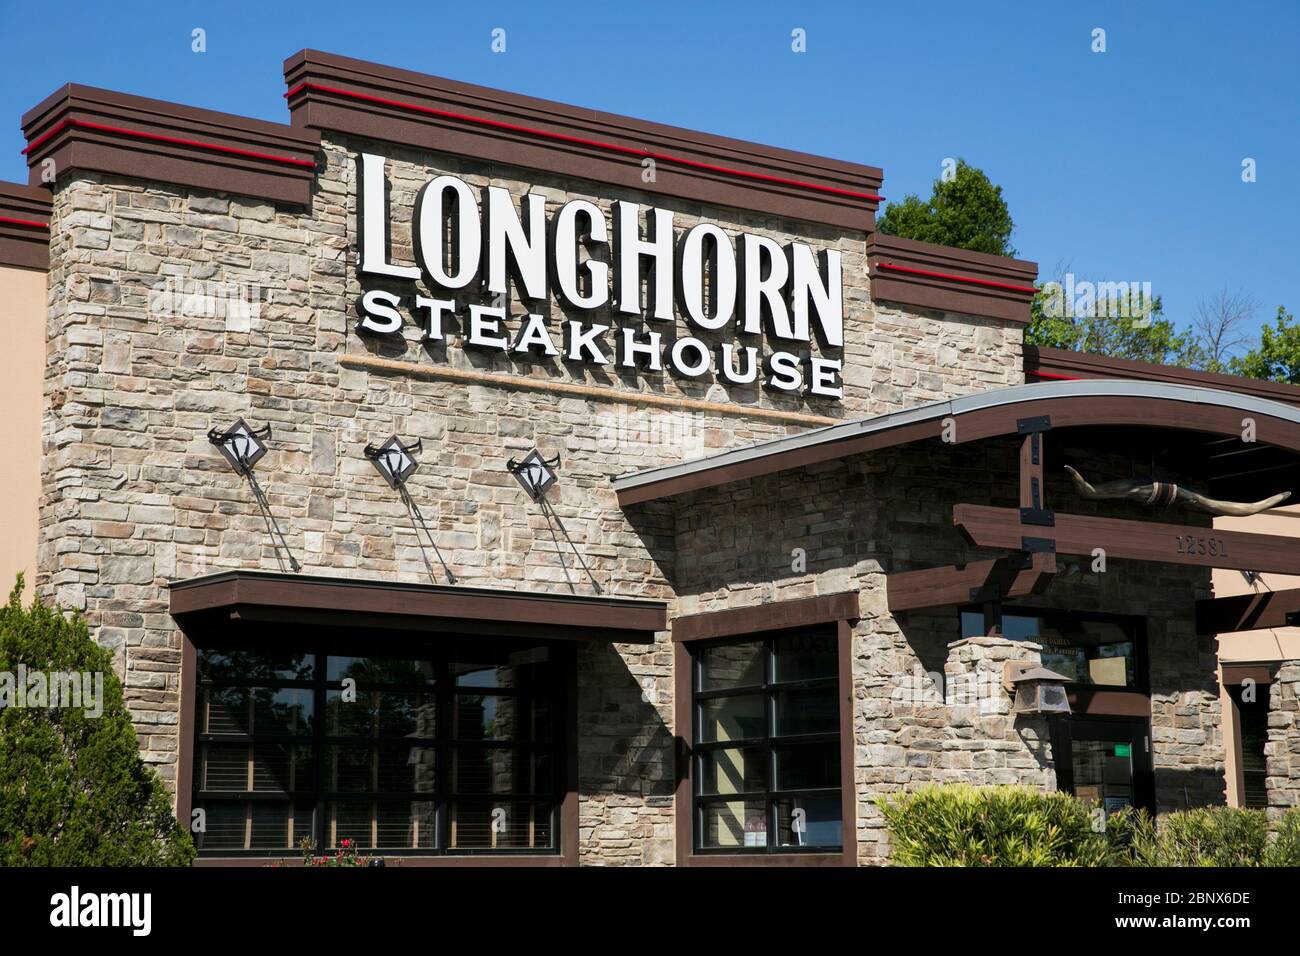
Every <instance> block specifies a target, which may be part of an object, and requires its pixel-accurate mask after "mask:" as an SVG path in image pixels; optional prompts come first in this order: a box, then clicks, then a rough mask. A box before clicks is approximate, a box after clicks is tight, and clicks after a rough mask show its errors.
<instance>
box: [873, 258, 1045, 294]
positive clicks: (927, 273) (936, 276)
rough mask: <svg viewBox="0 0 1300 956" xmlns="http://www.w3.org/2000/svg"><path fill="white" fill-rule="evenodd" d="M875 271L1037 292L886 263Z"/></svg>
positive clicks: (878, 264)
mask: <svg viewBox="0 0 1300 956" xmlns="http://www.w3.org/2000/svg"><path fill="white" fill-rule="evenodd" d="M876 268H877V269H892V270H893V271H895V272H910V273H911V274H912V275H918V276H929V277H930V278H932V279H949V280H951V281H953V282H969V283H971V284H972V285H986V286H989V287H990V288H993V289H1006V290H1008V291H1010V292H1031V293H1032V292H1037V291H1038V290H1037V289H1035V288H1034V287H1033V286H1031V285H1008V284H1007V283H1005V282H992V281H990V280H988V279H972V278H971V277H970V276H956V275H952V274H951V273H948V272H931V271H930V270H929V269H913V268H911V267H910V266H895V265H890V264H889V263H886V262H878V263H876Z"/></svg>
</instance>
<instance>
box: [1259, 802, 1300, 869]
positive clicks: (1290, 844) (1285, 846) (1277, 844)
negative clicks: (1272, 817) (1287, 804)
mask: <svg viewBox="0 0 1300 956" xmlns="http://www.w3.org/2000/svg"><path fill="white" fill-rule="evenodd" d="M1264 865H1265V866H1300V807H1292V808H1291V809H1289V810H1287V811H1286V812H1285V813H1283V814H1282V817H1281V819H1279V820H1277V821H1276V822H1275V823H1274V824H1273V842H1272V843H1270V844H1269V847H1268V849H1267V850H1266V851H1265V853H1264Z"/></svg>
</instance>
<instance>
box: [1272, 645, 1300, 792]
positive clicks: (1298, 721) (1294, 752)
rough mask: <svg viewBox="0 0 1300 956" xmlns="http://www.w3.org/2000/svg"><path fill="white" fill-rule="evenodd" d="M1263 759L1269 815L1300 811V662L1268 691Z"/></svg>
mask: <svg viewBox="0 0 1300 956" xmlns="http://www.w3.org/2000/svg"><path fill="white" fill-rule="evenodd" d="M1264 757H1265V759H1266V760H1267V761H1268V764H1267V766H1268V776H1267V777H1266V778H1265V787H1266V788H1267V790H1268V811H1269V815H1270V816H1278V815H1280V814H1281V813H1282V812H1283V811H1284V810H1288V809H1291V808H1294V807H1300V662H1297V661H1286V662H1284V663H1283V664H1282V666H1281V667H1279V668H1278V671H1277V674H1276V675H1275V676H1274V678H1273V683H1272V684H1271V685H1270V687H1269V693H1268V742H1267V743H1266V744H1264Z"/></svg>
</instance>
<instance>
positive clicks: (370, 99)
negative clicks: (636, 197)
mask: <svg viewBox="0 0 1300 956" xmlns="http://www.w3.org/2000/svg"><path fill="white" fill-rule="evenodd" d="M303 90H317V91H319V92H321V93H332V94H334V95H336V96H350V97H352V98H353V99H357V100H364V101H365V102H367V103H377V104H379V105H380V106H394V107H397V108H398V109H404V110H411V111H413V112H416V113H426V114H428V115H430V116H440V117H443V118H444V119H453V120H460V121H461V122H465V123H478V124H479V125H481V126H491V127H492V128H494V129H503V130H509V131H510V132H513V133H527V134H528V135H530V136H540V137H542V138H543V139H553V140H558V141H559V142H564V143H575V144H577V145H579V146H591V147H594V148H596V149H606V150H609V151H611V152H615V153H623V154H625V155H628V156H640V157H641V158H643V159H653V160H656V161H659V162H665V163H676V164H678V165H679V166H690V167H691V168H693V169H705V170H708V171H709V172H714V173H724V174H726V175H728V176H740V177H743V178H745V179H758V180H762V181H763V182H767V183H777V184H779V185H782V186H796V187H798V188H799V189H811V190H814V191H816V192H822V193H832V194H834V195H836V196H847V197H849V198H851V199H865V200H867V201H868V202H875V203H878V202H882V201H883V200H884V197H883V196H877V195H875V194H874V193H859V192H854V191H852V190H850V189H839V188H837V187H835V186H819V185H818V184H817V183H809V182H804V181H803V180H801V179H785V178H783V177H781V176H769V175H767V174H766V173H753V172H749V171H748V170H744V169H732V168H731V167H729V166H715V165H714V164H712V163H702V162H700V161H698V160H694V159H687V158H686V157H684V156H671V155H669V154H667V153H655V152H652V151H650V150H648V149H637V148H636V147H634V146H620V145H619V144H618V143H608V142H605V141H604V140H599V139H584V138H583V137H581V136H570V135H568V134H566V133H552V132H550V131H548V130H544V129H536V128H534V127H531V126H519V125H517V124H515V123H506V122H504V121H502V120H494V119H487V118H485V117H482V116H469V115H467V114H465V113H454V112H452V111H450V110H440V109H435V108H434V107H432V106H421V105H419V104H418V103H406V102H403V101H402V100H390V99H385V98H384V97H382V96H371V95H370V94H369V93H358V92H356V91H354V90H341V89H339V88H337V87H333V86H321V85H320V84H319V83H299V84H298V85H297V86H295V87H294V88H293V89H291V90H290V91H289V92H287V93H285V94H284V96H285V99H288V98H289V97H291V96H294V95H296V94H298V93H301V92H302V91H303Z"/></svg>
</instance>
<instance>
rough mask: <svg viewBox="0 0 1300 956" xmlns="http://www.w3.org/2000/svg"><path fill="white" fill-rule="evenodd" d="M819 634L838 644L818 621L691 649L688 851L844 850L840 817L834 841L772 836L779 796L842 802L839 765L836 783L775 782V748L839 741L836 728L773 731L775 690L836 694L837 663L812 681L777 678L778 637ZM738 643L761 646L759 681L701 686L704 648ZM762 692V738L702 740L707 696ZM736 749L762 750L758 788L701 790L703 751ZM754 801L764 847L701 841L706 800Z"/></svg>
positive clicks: (717, 697) (829, 627) (721, 697)
mask: <svg viewBox="0 0 1300 956" xmlns="http://www.w3.org/2000/svg"><path fill="white" fill-rule="evenodd" d="M809 632H814V633H818V632H819V633H820V634H822V635H823V636H826V637H829V638H830V640H831V643H832V645H833V646H834V645H836V644H837V642H838V635H837V633H836V628H835V625H834V624H833V623H826V624H817V625H812V626H809V627H802V628H793V629H791V630H786V631H772V632H770V633H766V634H756V635H735V636H732V637H723V638H716V639H714V640H710V641H699V642H696V643H695V644H694V646H693V647H692V648H691V651H692V653H691V682H692V689H691V698H692V702H691V711H692V715H693V723H692V734H691V750H692V761H693V763H692V768H691V769H692V779H693V784H692V787H691V796H692V807H691V816H692V820H693V823H694V826H693V838H692V847H691V850H692V852H693V853H696V854H701V855H713V854H730V853H743V854H745V855H758V854H760V853H774V854H786V853H800V854H802V853H843V852H844V840H843V821H842V820H841V828H840V842H839V843H838V844H822V845H817V846H804V847H800V846H780V845H778V844H777V843H776V834H777V809H776V807H777V804H778V802H779V801H780V800H781V799H783V798H799V797H805V798H814V799H815V798H822V799H825V798H828V797H835V798H837V799H840V801H841V804H842V800H843V776H844V774H843V767H841V768H840V781H839V783H838V784H837V785H836V786H834V787H816V788H806V787H805V788H797V789H792V790H786V789H781V788H779V787H778V786H777V785H778V784H779V783H780V780H779V779H778V776H777V751H778V750H781V749H783V748H797V747H817V746H825V745H826V744H835V745H836V746H838V745H839V743H840V733H839V729H838V727H837V729H836V730H835V731H834V732H823V733H811V734H778V733H777V732H776V721H777V704H776V699H777V696H778V694H779V693H780V692H782V691H787V690H802V689H830V692H831V694H832V697H837V696H838V693H839V684H840V675H839V668H838V667H836V673H835V674H834V676H831V677H819V678H812V679H803V680H795V681H779V680H776V675H775V673H774V671H775V662H776V644H777V642H778V641H780V640H782V639H783V638H786V637H789V636H791V635H794V634H801V633H809ZM743 644H758V645H760V646H761V647H762V658H763V677H762V681H761V682H760V683H759V684H744V685H736V686H735V687H727V688H721V689H717V688H715V689H712V690H703V689H701V685H702V683H703V674H704V659H703V658H704V652H705V651H707V650H709V649H710V648H714V647H728V646H731V647H735V646H740V645H743ZM759 695H761V696H762V699H763V731H764V732H763V735H762V736H761V737H746V738H737V739H734V740H713V741H703V740H701V739H700V730H701V713H702V708H701V706H700V705H701V703H702V702H704V701H710V700H725V699H727V698H730V697H752V696H759ZM741 748H750V749H756V750H758V749H761V750H763V751H764V761H765V764H766V768H765V774H764V776H765V777H766V787H765V788H764V789H763V790H754V791H748V790H747V791H743V792H739V793H735V794H731V793H728V794H706V793H703V792H702V789H703V788H702V784H703V781H702V779H701V778H702V770H701V763H702V760H701V758H702V757H703V755H704V754H708V753H714V752H716V751H719V750H735V749H741ZM751 801H753V802H759V801H761V802H762V803H763V805H764V817H765V820H766V824H767V826H766V829H765V831H764V833H765V836H766V839H767V844H766V846H763V847H743V846H742V847H725V846H719V847H708V846H705V845H704V843H703V834H704V829H705V822H704V813H705V810H706V808H707V807H708V806H709V805H710V804H717V803H734V802H742V803H749V802H751Z"/></svg>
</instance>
